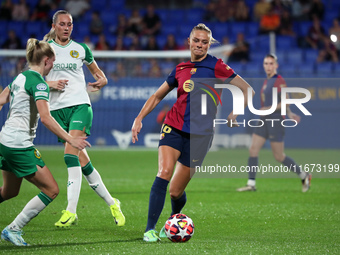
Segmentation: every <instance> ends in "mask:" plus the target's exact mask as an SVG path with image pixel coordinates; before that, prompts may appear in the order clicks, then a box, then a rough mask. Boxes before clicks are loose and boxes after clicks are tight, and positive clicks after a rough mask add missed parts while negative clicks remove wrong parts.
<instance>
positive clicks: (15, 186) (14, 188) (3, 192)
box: [0, 171, 22, 203]
mask: <svg viewBox="0 0 340 255" xmlns="http://www.w3.org/2000/svg"><path fill="white" fill-rule="evenodd" d="M2 178H3V184H2V187H0V203H2V202H3V201H5V200H9V199H11V198H13V197H16V196H17V195H18V194H19V190H20V187H21V183H22V178H18V177H16V175H15V174H14V173H12V172H8V171H2Z"/></svg>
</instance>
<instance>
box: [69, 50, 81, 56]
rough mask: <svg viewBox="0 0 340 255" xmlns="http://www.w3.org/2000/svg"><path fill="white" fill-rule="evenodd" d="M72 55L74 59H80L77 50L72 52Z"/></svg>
mask: <svg viewBox="0 0 340 255" xmlns="http://www.w3.org/2000/svg"><path fill="white" fill-rule="evenodd" d="M70 55H71V57H72V58H77V57H79V52H78V51H76V50H71V51H70Z"/></svg>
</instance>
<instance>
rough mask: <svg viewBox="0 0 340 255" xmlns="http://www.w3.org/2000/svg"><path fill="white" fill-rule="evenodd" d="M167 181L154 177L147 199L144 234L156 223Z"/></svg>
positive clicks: (153, 227) (161, 207)
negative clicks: (146, 218)
mask: <svg viewBox="0 0 340 255" xmlns="http://www.w3.org/2000/svg"><path fill="white" fill-rule="evenodd" d="M168 184H169V181H167V180H164V179H162V178H159V177H156V179H155V181H154V182H153V185H152V187H151V192H150V198H149V213H148V223H147V225H146V229H145V232H147V231H149V230H151V229H155V227H156V223H157V221H158V218H159V216H160V215H161V212H162V210H163V207H164V202H165V196H166V189H167V187H168Z"/></svg>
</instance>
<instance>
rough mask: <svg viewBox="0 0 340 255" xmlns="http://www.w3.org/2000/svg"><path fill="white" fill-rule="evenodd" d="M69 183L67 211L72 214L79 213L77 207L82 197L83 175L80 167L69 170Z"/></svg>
mask: <svg viewBox="0 0 340 255" xmlns="http://www.w3.org/2000/svg"><path fill="white" fill-rule="evenodd" d="M67 170H68V182H67V201H68V204H67V208H66V210H67V211H69V212H71V213H76V212H77V205H78V200H79V195H80V188H81V181H82V179H81V178H82V177H81V176H82V173H81V167H80V166H74V167H69V168H67Z"/></svg>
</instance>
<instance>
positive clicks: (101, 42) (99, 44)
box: [95, 34, 110, 50]
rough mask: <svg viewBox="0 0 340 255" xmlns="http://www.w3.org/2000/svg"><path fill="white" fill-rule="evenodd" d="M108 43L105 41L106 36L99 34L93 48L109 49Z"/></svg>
mask: <svg viewBox="0 0 340 255" xmlns="http://www.w3.org/2000/svg"><path fill="white" fill-rule="evenodd" d="M109 49H110V45H109V44H108V42H107V41H106V36H105V35H104V34H100V35H99V40H98V42H97V43H96V47H95V50H109Z"/></svg>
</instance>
